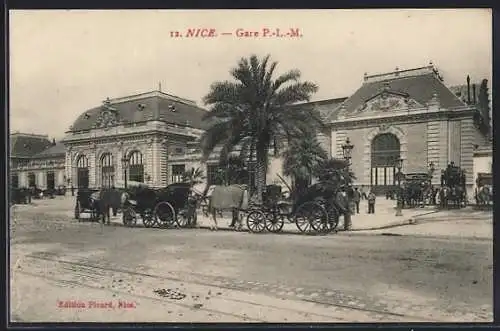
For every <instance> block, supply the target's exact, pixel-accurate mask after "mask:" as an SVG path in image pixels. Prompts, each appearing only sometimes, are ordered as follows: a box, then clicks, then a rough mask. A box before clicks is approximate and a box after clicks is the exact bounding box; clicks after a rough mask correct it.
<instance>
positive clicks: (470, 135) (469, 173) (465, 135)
mask: <svg viewBox="0 0 500 331" xmlns="http://www.w3.org/2000/svg"><path fill="white" fill-rule="evenodd" d="M474 130H475V128H474V123H473V120H472V118H467V119H463V120H462V121H461V137H460V150H461V153H460V167H461V168H462V169H464V170H465V172H466V183H467V185H473V183H474V178H473V177H474V176H473V166H474V162H473V153H474V151H473V148H474Z"/></svg>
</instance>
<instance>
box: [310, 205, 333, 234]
mask: <svg viewBox="0 0 500 331" xmlns="http://www.w3.org/2000/svg"><path fill="white" fill-rule="evenodd" d="M309 223H311V226H312V228H313V229H314V231H316V232H319V233H323V234H324V233H328V232H330V231H331V224H330V222H329V219H328V213H327V212H326V209H325V208H324V207H323V206H321V205H319V204H316V205H315V206H314V207H313V208H312V209H310V213H309Z"/></svg>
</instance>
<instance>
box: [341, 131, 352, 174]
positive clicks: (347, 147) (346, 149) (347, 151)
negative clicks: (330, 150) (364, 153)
mask: <svg viewBox="0 0 500 331" xmlns="http://www.w3.org/2000/svg"><path fill="white" fill-rule="evenodd" d="M353 148H354V145H353V144H351V141H350V140H349V137H347V138H346V140H345V143H344V144H342V154H344V160H346V163H347V169H349V166H350V165H351V158H352V149H353Z"/></svg>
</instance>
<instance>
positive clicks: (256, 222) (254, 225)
mask: <svg viewBox="0 0 500 331" xmlns="http://www.w3.org/2000/svg"><path fill="white" fill-rule="evenodd" d="M247 228H248V230H250V231H251V232H253V233H260V232H262V231H264V230H265V229H266V219H265V216H264V213H263V212H261V211H259V210H254V211H252V212H250V214H248V216H247Z"/></svg>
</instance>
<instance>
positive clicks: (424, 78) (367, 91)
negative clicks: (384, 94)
mask: <svg viewBox="0 0 500 331" xmlns="http://www.w3.org/2000/svg"><path fill="white" fill-rule="evenodd" d="M384 88H388V89H389V90H390V91H391V92H396V93H402V94H405V95H408V97H409V98H411V99H413V100H415V101H417V102H418V103H420V104H423V105H426V104H427V103H428V102H429V101H430V100H431V99H432V97H433V94H434V93H435V94H437V98H438V100H439V102H440V105H441V107H442V108H446V109H450V108H455V107H463V106H465V104H464V102H462V101H461V100H460V99H459V98H458V97H457V96H456V95H455V94H454V93H453V92H452V91H450V89H449V88H448V87H446V86H445V85H444V84H443V82H442V81H441V80H440V79H439V78H438V77H436V75H435V74H434V73H416V74H415V75H414V76H412V75H405V76H402V77H394V76H391V77H390V78H388V79H381V80H375V81H367V82H365V83H364V84H363V85H362V86H361V87H360V88H359V89H358V90H357V91H356V92H354V94H353V95H351V96H350V97H349V98H348V99H347V100H346V101H345V102H344V103H343V106H345V112H346V114H349V113H353V112H354V111H355V110H356V109H357V108H358V107H359V106H361V105H362V104H363V103H364V102H366V101H367V100H368V99H370V98H372V97H374V96H375V95H377V94H379V93H380V92H381V91H383V90H384ZM336 115H337V112H333V113H332V114H331V116H330V118H329V120H330V121H334V120H336V119H337V116H336Z"/></svg>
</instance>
